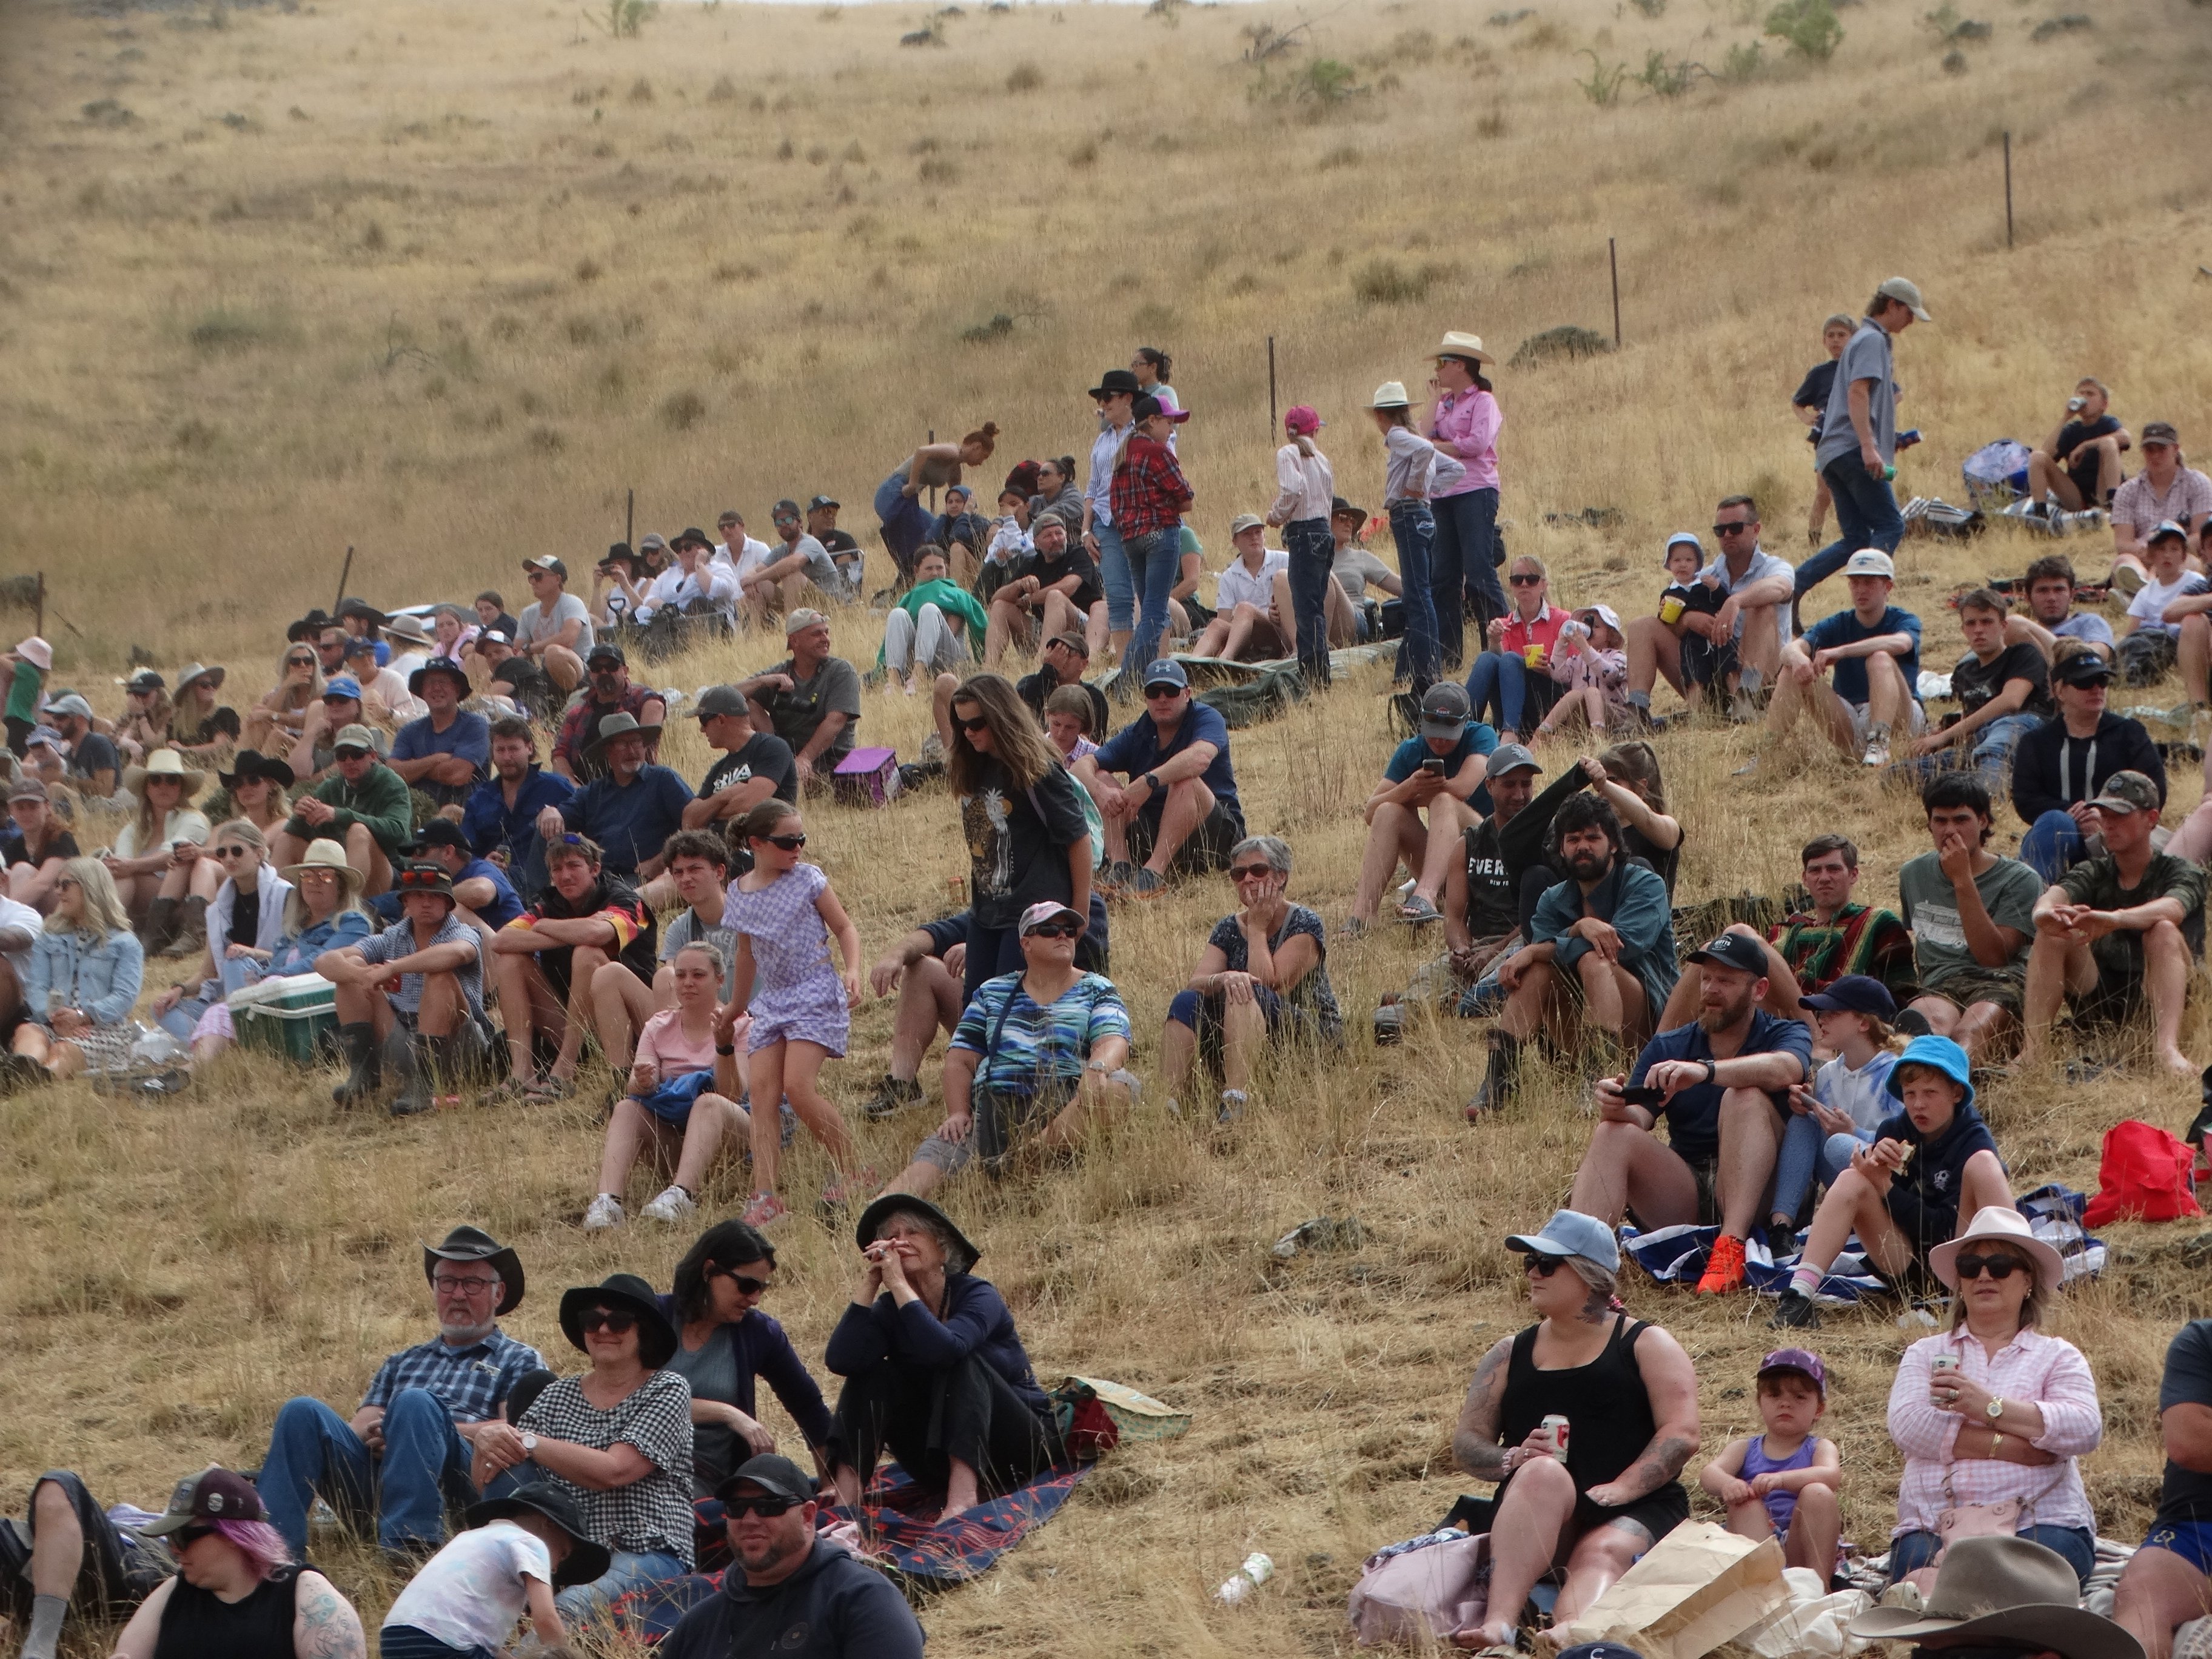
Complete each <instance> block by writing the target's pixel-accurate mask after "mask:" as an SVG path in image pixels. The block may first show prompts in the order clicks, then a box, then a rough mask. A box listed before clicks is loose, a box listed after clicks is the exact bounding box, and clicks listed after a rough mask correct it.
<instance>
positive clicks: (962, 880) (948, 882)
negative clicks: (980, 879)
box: [945, 876, 968, 904]
mask: <svg viewBox="0 0 2212 1659" xmlns="http://www.w3.org/2000/svg"><path fill="white" fill-rule="evenodd" d="M945 897H947V898H949V899H951V901H952V902H954V903H955V904H964V903H965V902H967V898H968V880H967V878H966V877H964V876H947V877H945Z"/></svg>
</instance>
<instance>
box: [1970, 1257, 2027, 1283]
mask: <svg viewBox="0 0 2212 1659" xmlns="http://www.w3.org/2000/svg"><path fill="white" fill-rule="evenodd" d="M1956 1266H1957V1267H1958V1269H1959V1277H1960V1278H1961V1279H1979V1278H1980V1277H1981V1276H1982V1275H1983V1274H1984V1273H1987V1274H1988V1275H1989V1276H1990V1278H1991V1279H2010V1278H2011V1277H2012V1276H2013V1275H2014V1274H2015V1273H2024V1272H2025V1271H2027V1263H2026V1262H2025V1261H2021V1259H2020V1258H2019V1257H2018V1256H2016V1255H1961V1256H1960V1258H1959V1260H1958V1261H1957V1263H1956Z"/></svg>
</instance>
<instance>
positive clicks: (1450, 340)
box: [1422, 329, 1506, 668]
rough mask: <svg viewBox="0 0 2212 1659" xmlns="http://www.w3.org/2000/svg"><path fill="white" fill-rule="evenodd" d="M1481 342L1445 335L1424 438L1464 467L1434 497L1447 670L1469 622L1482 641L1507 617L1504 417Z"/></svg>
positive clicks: (1437, 600) (1438, 601) (1434, 582)
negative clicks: (1502, 546) (1501, 478)
mask: <svg viewBox="0 0 2212 1659" xmlns="http://www.w3.org/2000/svg"><path fill="white" fill-rule="evenodd" d="M1491 361H1492V360H1491V356H1490V354H1489V353H1488V352H1487V351H1486V350H1484V349H1482V337H1481V336H1480V335H1479V334H1468V333H1463V332H1462V331H1460V330H1458V329H1453V330H1452V331H1449V332H1448V333H1447V334H1446V335H1445V336H1444V337H1443V342H1442V343H1440V344H1439V345H1438V346H1437V351H1436V365H1437V372H1436V375H1435V377H1434V378H1433V379H1431V380H1430V382H1429V389H1430V391H1431V392H1434V393H1435V394H1436V401H1435V403H1434V404H1431V406H1430V409H1429V417H1428V419H1427V420H1426V421H1425V422H1423V423H1422V424H1423V426H1424V428H1425V431H1424V434H1423V435H1424V436H1425V437H1426V438H1427V439H1428V441H1430V442H1431V443H1432V444H1434V445H1435V446H1436V447H1437V453H1439V454H1443V455H1449V456H1450V457H1451V458H1452V459H1454V460H1455V461H1457V462H1458V463H1459V464H1460V466H1461V468H1462V471H1461V472H1460V476H1459V477H1458V478H1457V479H1456V480H1455V481H1454V482H1453V483H1448V484H1446V485H1444V486H1443V488H1442V489H1438V490H1436V491H1434V492H1432V493H1431V496H1430V498H1429V505H1430V507H1431V510H1432V511H1433V512H1434V513H1435V514H1436V520H1437V531H1436V542H1435V545H1434V547H1433V548H1432V549H1431V554H1430V562H1429V592H1430V594H1431V599H1432V601H1433V603H1434V605H1435V607H1436V612H1437V643H1438V645H1439V646H1440V647H1441V648H1442V650H1443V662H1444V665H1445V666H1446V667H1448V668H1456V667H1458V666H1459V665H1460V647H1461V642H1462V638H1463V635H1464V626H1463V624H1464V620H1465V618H1467V617H1474V635H1475V638H1476V639H1478V640H1480V639H1481V638H1482V637H1483V631H1484V629H1487V628H1488V627H1489V626H1490V619H1491V618H1492V617H1502V616H1504V615H1505V614H1506V610H1505V590H1504V588H1503V587H1501V586H1498V553H1497V547H1498V428H1500V427H1502V426H1503V425H1504V423H1505V422H1504V416H1501V415H1500V414H1499V413H1498V399H1497V398H1494V397H1492V395H1491V392H1490V382H1489V381H1488V380H1486V379H1485V378H1484V376H1483V373H1482V371H1483V369H1484V368H1486V366H1487V365H1488V364H1489V363H1490V362H1491Z"/></svg>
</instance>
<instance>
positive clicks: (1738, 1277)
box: [1698, 1233, 1743, 1296]
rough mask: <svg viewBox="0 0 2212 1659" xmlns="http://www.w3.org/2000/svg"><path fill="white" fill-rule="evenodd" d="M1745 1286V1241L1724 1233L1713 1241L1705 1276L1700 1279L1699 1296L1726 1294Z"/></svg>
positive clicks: (1707, 1259)
mask: <svg viewBox="0 0 2212 1659" xmlns="http://www.w3.org/2000/svg"><path fill="white" fill-rule="evenodd" d="M1742 1288H1743V1241H1742V1240H1741V1239H1740V1238H1732V1237H1729V1235H1728V1234H1726V1233H1723V1234H1722V1235H1721V1236H1720V1237H1718V1238H1717V1239H1715V1240H1714V1241H1713V1253H1712V1255H1711V1256H1709V1257H1708V1258H1706V1261H1705V1277H1704V1278H1703V1279H1699V1281H1698V1294H1699V1296H1726V1295H1727V1294H1728V1293H1729V1291H1740V1290H1741V1289H1742Z"/></svg>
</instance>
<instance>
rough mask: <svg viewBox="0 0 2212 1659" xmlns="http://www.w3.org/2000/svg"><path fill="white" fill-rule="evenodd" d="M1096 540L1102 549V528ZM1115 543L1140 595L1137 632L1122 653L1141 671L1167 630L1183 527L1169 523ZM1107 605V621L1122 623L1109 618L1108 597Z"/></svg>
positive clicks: (1179, 557)
mask: <svg viewBox="0 0 2212 1659" xmlns="http://www.w3.org/2000/svg"><path fill="white" fill-rule="evenodd" d="M1098 544H1099V549H1100V550H1101V551H1102V552H1103V550H1104V549H1105V544H1106V540H1105V536H1104V533H1103V532H1101V533H1100V536H1099V543H1098ZM1115 545H1116V546H1118V547H1119V548H1120V549H1121V557H1122V561H1123V572H1124V574H1126V575H1127V578H1128V581H1129V586H1130V588H1131V590H1132V592H1133V593H1135V594H1139V595H1141V596H1142V599H1143V604H1142V606H1141V608H1140V609H1139V611H1138V612H1137V629H1136V632H1135V633H1133V635H1130V636H1129V648H1128V650H1127V651H1126V652H1124V653H1122V655H1123V656H1124V658H1125V659H1127V661H1129V662H1130V663H1132V664H1133V665H1135V668H1136V671H1137V672H1138V673H1139V674H1142V673H1143V672H1144V671H1145V670H1146V669H1147V668H1149V667H1150V666H1151V665H1152V653H1154V652H1155V651H1158V649H1159V647H1160V635H1163V634H1164V633H1166V632H1167V627H1168V595H1169V593H1170V592H1172V591H1173V590H1174V588H1175V585H1176V570H1177V568H1179V567H1180V566H1181V565H1182V528H1181V526H1176V525H1170V526H1168V527H1167V528H1166V529H1165V530H1154V531H1152V532H1147V533H1146V534H1145V535H1142V536H1131V537H1128V538H1126V539H1124V538H1119V537H1117V538H1115ZM1108 605H1109V624H1110V625H1111V626H1114V627H1120V626H1121V625H1122V624H1121V623H1112V622H1111V605H1112V601H1111V600H1110V599H1109V601H1108Z"/></svg>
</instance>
